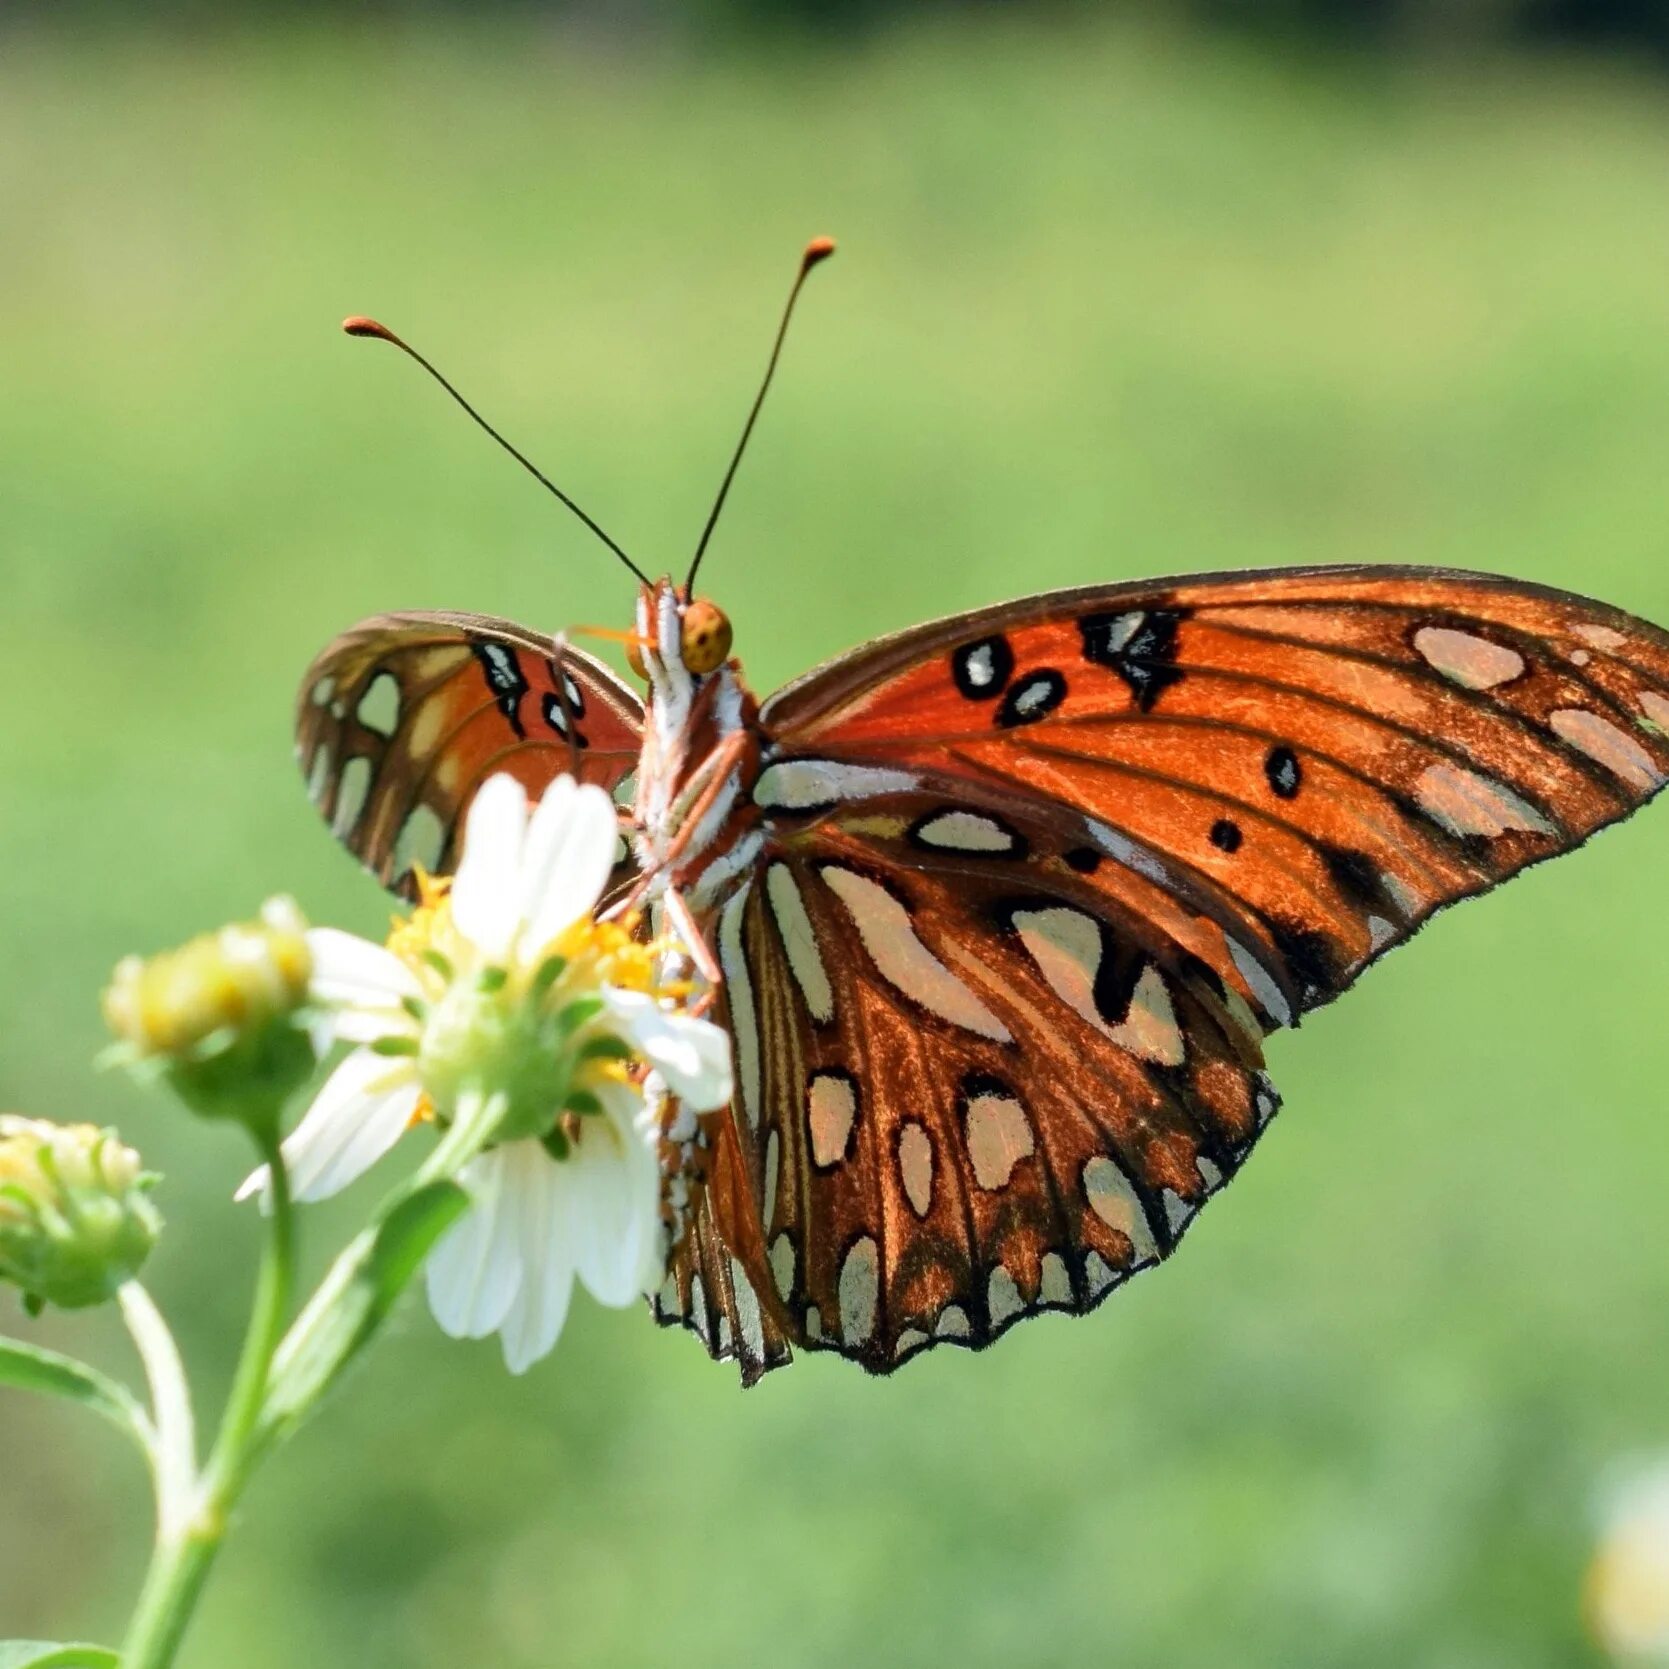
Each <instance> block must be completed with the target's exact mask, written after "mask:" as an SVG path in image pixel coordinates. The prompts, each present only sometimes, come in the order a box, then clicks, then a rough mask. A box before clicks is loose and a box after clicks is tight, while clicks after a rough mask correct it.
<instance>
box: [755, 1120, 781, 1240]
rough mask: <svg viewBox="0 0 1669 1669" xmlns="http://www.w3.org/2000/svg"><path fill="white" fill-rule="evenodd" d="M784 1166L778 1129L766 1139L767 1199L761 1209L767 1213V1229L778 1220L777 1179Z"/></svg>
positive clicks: (772, 1128) (763, 1201)
mask: <svg viewBox="0 0 1669 1669" xmlns="http://www.w3.org/2000/svg"><path fill="white" fill-rule="evenodd" d="M781 1164H782V1143H781V1142H780V1141H779V1140H778V1139H777V1132H776V1127H775V1126H774V1125H773V1126H772V1127H771V1133H770V1135H768V1136H767V1137H766V1138H765V1198H764V1199H763V1200H762V1201H761V1202H760V1209H761V1210H762V1211H763V1212H764V1213H765V1227H766V1228H769V1227H770V1226H771V1224H773V1223H774V1222H775V1221H776V1220H777V1177H778V1175H779V1168H780V1166H781Z"/></svg>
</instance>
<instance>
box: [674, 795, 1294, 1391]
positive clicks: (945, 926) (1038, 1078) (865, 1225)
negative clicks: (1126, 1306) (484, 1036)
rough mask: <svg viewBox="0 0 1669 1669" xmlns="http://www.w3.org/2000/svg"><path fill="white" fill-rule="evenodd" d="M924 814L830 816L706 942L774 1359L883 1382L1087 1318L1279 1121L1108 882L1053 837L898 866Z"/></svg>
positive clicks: (910, 805)
mask: <svg viewBox="0 0 1669 1669" xmlns="http://www.w3.org/2000/svg"><path fill="white" fill-rule="evenodd" d="M942 815H944V812H943V808H942V806H940V805H939V804H937V803H933V804H929V805H923V804H922V803H921V802H920V801H919V800H916V799H913V798H912V797H910V796H901V797H896V798H894V799H893V800H892V801H890V802H878V803H877V804H876V805H875V806H874V807H873V808H871V809H869V810H867V811H866V813H865V814H864V815H863V816H861V817H858V818H854V819H852V820H851V822H850V823H849V822H848V821H847V820H846V819H843V818H840V817H838V816H837V817H835V818H832V819H830V820H828V821H827V822H825V823H823V824H822V825H820V826H819V827H818V828H817V829H816V830H815V831H813V832H810V833H807V834H805V835H803V836H801V837H799V838H796V839H792V840H790V841H789V842H787V843H785V844H784V845H783V846H782V847H781V848H779V849H778V850H776V851H774V852H773V853H772V854H771V856H770V857H769V858H768V860H767V861H766V863H765V864H764V866H763V867H762V870H761V872H760V873H759V875H758V876H757V878H756V879H755V881H754V883H753V884H752V886H751V887H749V888H748V889H747V890H746V891H745V892H743V893H740V894H738V895H737V896H736V897H735V898H734V899H733V900H732V901H731V902H730V904H729V905H728V906H727V907H726V911H725V913H724V915H723V916H722V917H721V919H720V921H719V923H718V927H717V938H718V944H719V950H720V956H721V961H722V964H723V967H724V971H725V975H726V982H727V984H726V993H727V999H728V1002H729V1005H730V1007H729V1012H730V1020H731V1025H732V1030H733V1035H734V1037H735V1040H736V1051H737V1072H738V1097H737V1103H736V1106H735V1108H733V1125H734V1139H735V1140H736V1141H737V1142H738V1143H739V1144H740V1145H741V1146H742V1148H743V1149H744V1151H745V1153H746V1156H747V1159H748V1162H749V1165H750V1168H751V1174H752V1177H753V1179H754V1184H755V1194H756V1198H757V1201H758V1205H757V1209H758V1211H759V1213H760V1226H761V1228H762V1230H763V1235H764V1246H765V1254H766V1264H767V1266H768V1271H769V1273H768V1275H767V1276H766V1277H765V1278H766V1279H767V1280H769V1282H770V1283H771V1287H772V1289H773V1290H772V1292H771V1294H770V1296H771V1297H772V1298H774V1299H775V1300H776V1302H777V1303H779V1304H780V1305H781V1306H782V1315H783V1318H784V1321H785V1324H786V1328H787V1331H788V1334H789V1336H790V1337H791V1338H792V1339H794V1341H795V1342H797V1343H800V1344H803V1345H805V1346H807V1347H809V1348H812V1349H832V1350H837V1351H839V1352H841V1353H842V1354H844V1355H847V1356H849V1357H852V1358H853V1359H855V1360H857V1361H859V1362H861V1363H862V1364H863V1365H864V1366H865V1367H866V1368H868V1369H869V1370H870V1371H871V1372H878V1373H884V1372H888V1371H890V1370H891V1369H892V1368H893V1367H894V1366H896V1365H897V1364H898V1363H899V1362H901V1361H903V1360H905V1359H907V1358H908V1357H909V1356H911V1355H913V1354H914V1353H915V1352H917V1351H919V1350H921V1349H923V1348H925V1347H927V1346H928V1345H930V1344H932V1343H939V1342H946V1341H949V1342H955V1343H958V1344H962V1345H965V1346H971V1347H974V1348H978V1347H980V1346H982V1345H984V1344H987V1343H989V1342H991V1340H993V1339H994V1338H996V1337H997V1336H998V1335H999V1334H1000V1333H1002V1332H1003V1331H1004V1330H1006V1328H1007V1327H1008V1326H1009V1325H1011V1324H1012V1323H1013V1322H1014V1321H1016V1320H1018V1319H1019V1318H1020V1317H1021V1316H1023V1315H1026V1314H1030V1313H1033V1312H1035V1311H1037V1310H1040V1309H1065V1310H1076V1311H1083V1310H1087V1309H1089V1308H1091V1307H1093V1306H1094V1305H1095V1304H1097V1303H1099V1302H1100V1300H1101V1299H1102V1298H1104V1297H1105V1296H1106V1294H1107V1293H1108V1292H1109V1291H1111V1290H1112V1288H1113V1287H1114V1286H1115V1285H1117V1284H1118V1283H1119V1282H1120V1281H1122V1280H1123V1279H1124V1278H1126V1277H1127V1276H1128V1275H1129V1274H1131V1273H1133V1272H1135V1271H1136V1270H1138V1269H1140V1268H1143V1267H1145V1266H1147V1265H1149V1264H1151V1263H1154V1262H1156V1261H1158V1260H1159V1259H1161V1258H1162V1257H1164V1256H1166V1255H1167V1254H1168V1253H1169V1251H1170V1250H1171V1248H1172V1247H1173V1246H1174V1245H1175V1244H1176V1241H1177V1239H1178V1238H1179V1237H1180V1235H1181V1233H1182V1231H1183V1229H1184V1228H1185V1226H1186V1225H1187V1223H1188V1221H1189V1220H1190V1219H1191V1218H1192V1216H1193V1215H1194V1213H1195V1212H1196V1211H1197V1209H1198V1207H1199V1206H1200V1204H1202V1203H1203V1201H1204V1200H1205V1198H1206V1197H1207V1196H1208V1195H1209V1194H1210V1193H1212V1192H1213V1191H1215V1190H1216V1189H1217V1188H1219V1187H1221V1186H1222V1184H1223V1183H1224V1182H1225V1181H1226V1180H1227V1179H1228V1177H1230V1176H1231V1175H1232V1174H1233V1173H1234V1171H1235V1170H1236V1168H1237V1167H1238V1166H1239V1164H1240V1163H1241V1161H1242V1159H1243V1158H1244V1156H1245V1154H1246V1153H1247V1151H1249V1149H1250V1147H1251V1145H1252V1143H1253V1142H1254V1141H1255V1139H1256V1137H1257V1135H1258V1133H1259V1131H1260V1130H1261V1129H1262V1128H1263V1126H1264V1125H1265V1124H1266V1123H1267V1122H1268V1119H1269V1117H1270V1116H1271V1114H1272V1113H1273V1111H1274V1109H1275V1106H1276V1098H1275V1096H1274V1092H1273V1090H1272V1088H1271V1087H1270V1086H1269V1083H1268V1080H1267V1079H1266V1078H1265V1077H1264V1075H1263V1074H1262V1071H1261V1060H1262V1056H1261V1047H1260V1046H1261V1039H1262V1029H1261V1026H1260V1025H1259V1023H1258V1022H1257V1021H1256V1019H1255V1018H1254V1017H1253V1016H1252V1014H1251V1013H1250V1011H1249V1010H1248V1008H1247V1007H1246V1005H1245V1004H1244V1003H1243V1002H1238V1001H1236V1000H1235V999H1233V998H1232V997H1230V995H1229V994H1228V992H1227V989H1226V988H1225V986H1224V984H1223V982H1222V981H1221V980H1220V978H1219V977H1218V976H1217V975H1216V973H1215V972H1214V971H1213V970H1212V969H1211V968H1210V966H1209V965H1208V964H1207V963H1206V962H1205V961H1204V960H1203V959H1201V958H1199V957H1197V956H1194V955H1192V954H1191V953H1189V952H1187V951H1184V950H1182V949H1181V948H1180V947H1179V946H1178V945H1177V944H1175V943H1174V942H1173V941H1170V940H1169V939H1167V938H1166V936H1165V935H1164V934H1163V933H1161V932H1156V931H1155V930H1154V929H1153V928H1152V927H1151V926H1149V925H1148V924H1147V923H1145V922H1144V921H1143V920H1142V919H1141V918H1140V917H1139V916H1138V915H1137V914H1136V913H1135V912H1134V911H1133V910H1132V909H1131V908H1130V906H1129V904H1128V903H1127V902H1126V901H1124V899H1123V898H1122V897H1121V895H1120V893H1119V892H1118V890H1117V888H1116V887H1109V886H1108V884H1107V883H1108V881H1109V879H1110V875H1109V874H1103V875H1101V876H1099V877H1098V876H1095V875H1086V874H1083V873H1080V872H1079V871H1076V870H1074V869H1072V868H1071V867H1069V866H1067V865H1065V864H1064V863H1062V862H1061V861H1059V850H1058V849H1059V846H1060V844H1061V839H1062V836H1061V834H1060V833H1059V832H1052V831H1050V830H1049V829H1048V827H1047V824H1048V821H1049V820H1048V819H1047V818H1037V819H1032V820H1031V826H1030V827H1027V828H1025V829H1022V828H1021V827H1018V826H1016V825H1014V824H1012V823H1008V822H999V821H998V820H997V819H995V818H990V819H989V820H988V821H987V822H986V824H985V827H986V829H987V831H989V832H988V834H987V837H986V839H987V847H988V849H987V850H985V851H983V852H970V851H962V852H954V851H944V850H937V851H935V850H931V849H924V848H922V847H921V846H919V845H918V844H917V843H916V839H915V831H917V830H919V828H920V827H921V826H922V825H923V824H924V823H927V824H929V825H930V824H931V821H932V819H934V818H935V817H939V816H942ZM963 815H964V816H966V817H970V818H971V816H972V814H963ZM960 827H961V830H962V832H963V833H964V835H966V836H969V837H971V835H972V831H973V825H972V822H971V821H970V822H968V823H965V824H963V825H961V826H960ZM999 833H1006V834H1007V835H1008V836H1010V837H1012V840H1013V844H1012V845H1010V846H1009V847H1008V848H1007V849H1006V850H1004V851H1000V852H999V851H996V850H993V849H991V843H992V842H994V840H995V838H996V836H997V835H998V834H999ZM737 1113H739V1115H740V1116H739V1117H738V1116H734V1115H735V1114H737ZM719 1233H720V1237H721V1238H722V1236H723V1233H724V1229H723V1226H722V1225H721V1227H720V1230H719ZM692 1269H693V1262H692V1263H690V1264H689V1267H688V1268H686V1270H685V1271H684V1272H683V1275H682V1281H683V1284H684V1285H685V1286H686V1287H687V1285H688V1280H689V1273H690V1271H691V1270H692ZM742 1273H743V1271H740V1270H739V1271H738V1274H739V1275H740V1274H742ZM702 1293H703V1300H704V1302H710V1300H711V1295H712V1283H711V1280H710V1279H709V1280H707V1281H706V1282H705V1283H704V1285H703V1289H702ZM748 1297H749V1295H748V1294H746V1293H744V1294H743V1299H744V1303H746V1300H747V1299H748ZM715 1325H716V1324H715ZM729 1325H732V1326H736V1327H739V1325H740V1324H739V1322H736V1323H732V1324H729ZM709 1344H711V1340H709Z"/></svg>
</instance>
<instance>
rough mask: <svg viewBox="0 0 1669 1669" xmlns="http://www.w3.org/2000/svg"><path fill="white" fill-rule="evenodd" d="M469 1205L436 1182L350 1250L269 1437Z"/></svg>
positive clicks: (280, 1374) (363, 1337)
mask: <svg viewBox="0 0 1669 1669" xmlns="http://www.w3.org/2000/svg"><path fill="white" fill-rule="evenodd" d="M469 1204H470V1200H469V1195H468V1194H467V1193H465V1191H464V1190H463V1189H462V1188H461V1187H459V1186H458V1184H457V1183H455V1182H446V1181H441V1182H431V1183H428V1184H427V1185H425V1186H423V1187H421V1188H418V1189H417V1190H416V1191H415V1192H413V1193H411V1194H408V1195H406V1196H405V1197H404V1198H403V1199H401V1200H399V1201H398V1202H397V1203H396V1204H395V1205H394V1207H393V1208H392V1209H391V1210H390V1211H389V1213H388V1215H387V1216H386V1217H385V1218H383V1220H382V1221H381V1222H380V1223H378V1224H376V1225H375V1226H374V1227H372V1228H369V1229H367V1230H365V1232H364V1233H363V1234H360V1235H358V1236H356V1237H355V1238H354V1239H353V1240H352V1241H350V1242H349V1243H348V1246H347V1247H346V1249H345V1250H344V1251H343V1253H342V1255H341V1256H340V1257H339V1258H337V1260H336V1262H335V1263H334V1264H333V1265H332V1266H331V1270H330V1273H329V1274H328V1275H326V1276H325V1278H324V1280H323V1281H322V1282H321V1283H320V1286H319V1290H318V1291H317V1292H316V1293H315V1294H314V1295H313V1297H312V1299H311V1301H310V1302H309V1303H308V1305H307V1307H306V1309H304V1310H303V1311H302V1313H301V1314H300V1315H299V1316H298V1317H297V1318H296V1322H295V1325H294V1326H293V1327H292V1328H291V1329H290V1331H289V1334H288V1335H287V1336H286V1338H285V1340H284V1343H283V1344H282V1346H280V1348H279V1352H278V1357H277V1360H276V1361H275V1362H274V1364H273V1374H272V1388H271V1390H270V1392H269V1393H268V1396H267V1407H266V1413H265V1417H264V1420H263V1424H264V1426H265V1428H266V1431H267V1434H268V1435H272V1434H274V1433H275V1432H276V1431H277V1430H279V1429H280V1428H283V1427H287V1426H294V1425H296V1424H298V1423H299V1422H300V1421H301V1420H302V1419H304V1418H305V1417H306V1415H307V1413H308V1412H309V1410H311V1408H312V1407H313V1404H314V1403H315V1402H317V1401H318V1399H319V1398H320V1396H322V1395H323V1394H324V1392H325V1391H326V1390H328V1389H329V1388H330V1386H331V1384H332V1383H333V1382H334V1381H335V1379H336V1377H337V1376H338V1375H339V1374H340V1373H341V1372H342V1370H343V1369H344V1368H345V1367H346V1366H347V1365H348V1363H349V1362H351V1361H352V1360H353V1358H354V1357H355V1356H357V1355H358V1354H359V1352H360V1350H361V1349H362V1348H363V1346H364V1345H365V1344H366V1342H367V1341H368V1340H369V1339H370V1338H371V1337H372V1335H373V1334H374V1333H375V1332H376V1331H377V1329H378V1328H379V1327H380V1326H381V1325H382V1324H383V1322H384V1321H385V1320H387V1318H388V1315H389V1312H390V1311H391V1310H392V1309H393V1308H394V1305H395V1303H396V1301H397V1300H398V1299H399V1297H400V1294H401V1293H402V1292H404V1291H405V1289H406V1287H407V1286H408V1285H410V1283H411V1279H412V1277H413V1276H414V1275H415V1274H416V1273H417V1271H418V1270H419V1269H420V1268H421V1267H422V1265H423V1260H424V1258H426V1257H427V1256H428V1255H429V1252H430V1251H431V1250H432V1248H433V1247H434V1244H435V1242H436V1241H437V1240H439V1239H440V1237H441V1235H443V1234H444V1233H445V1232H446V1230H447V1229H449V1228H450V1227H451V1226H452V1224H453V1223H455V1222H456V1221H457V1220H458V1218H460V1217H461V1216H463V1214H464V1213H465V1212H466V1211H467V1210H468V1209H469ZM0 1669H5V1665H4V1664H0Z"/></svg>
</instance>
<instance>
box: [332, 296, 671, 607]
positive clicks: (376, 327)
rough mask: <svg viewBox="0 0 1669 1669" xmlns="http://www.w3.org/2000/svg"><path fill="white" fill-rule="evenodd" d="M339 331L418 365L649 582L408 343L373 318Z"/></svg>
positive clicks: (644, 578)
mask: <svg viewBox="0 0 1669 1669" xmlns="http://www.w3.org/2000/svg"><path fill="white" fill-rule="evenodd" d="M342 328H343V330H345V331H346V332H347V333H348V335H350V336H374V337H375V338H376V339H377V340H378V341H379V342H391V343H393V345H394V346H395V347H397V348H398V349H399V350H400V352H401V353H403V354H405V355H406V356H407V357H408V358H410V359H415V360H416V361H417V363H418V364H419V365H421V366H422V367H423V369H424V370H425V371H427V372H428V373H429V375H430V376H431V377H433V378H434V379H435V381H436V382H438V383H439V384H440V386H441V387H442V388H444V389H445V390H446V392H447V393H448V394H450V395H451V396H452V398H453V399H454V400H456V401H457V402H458V404H459V405H460V406H462V407H463V408H464V410H465V411H466V412H468V413H469V415H470V417H471V418H472V419H473V420H474V422H475V423H476V424H477V425H478V426H479V427H480V428H482V429H485V430H486V431H487V433H488V434H489V435H491V436H492V438H493V439H494V440H496V441H497V442H498V444H499V445H500V446H502V447H503V448H504V450H505V451H506V452H508V453H509V454H510V456H511V457H512V458H514V459H515V460H516V462H517V463H518V464H520V465H521V466H522V468H523V469H525V470H526V471H527V473H528V474H529V475H531V476H532V477H533V479H534V480H535V481H537V482H538V483H539V484H540V486H542V487H543V488H545V490H546V491H547V492H549V493H552V494H554V495H555V496H556V497H557V498H558V499H560V500H561V501H562V503H564V504H565V505H567V507H568V508H569V509H570V510H572V511H573V513H574V514H575V515H576V516H578V517H579V519H580V520H581V521H582V522H584V523H585V525H586V526H587V527H588V528H590V529H591V531H592V532H593V533H595V534H596V535H597V537H598V538H599V539H601V540H602V541H603V543H604V544H605V545H607V546H608V548H609V549H610V550H611V551H613V552H614V554H615V555H616V556H617V557H619V558H620V560H621V561H622V562H624V563H625V564H626V566H627V567H628V568H630V569H631V571H632V572H633V573H634V574H636V575H637V577H638V578H639V579H640V580H642V581H643V583H644V584H645V585H648V584H649V583H650V580H649V576H648V575H647V574H646V573H644V571H643V570H642V569H641V568H640V567H638V565H637V564H636V563H635V562H634V561H632V559H631V558H630V557H629V556H627V554H626V553H625V552H624V551H623V550H621V548H620V547H619V545H617V544H616V543H615V542H614V540H613V539H611V538H610V537H609V536H608V534H607V533H605V532H604V531H603V529H602V528H601V527H600V526H598V524H597V523H596V522H595V521H593V520H592V518H591V517H590V516H588V515H587V514H586V513H585V512H584V511H583V510H582V509H580V507H579V506H578V505H577V504H576V503H575V502H574V501H573V500H572V499H571V498H569V496H568V495H567V494H566V493H565V492H563V490H562V489H561V488H560V487H559V486H557V484H556V483H555V482H554V481H553V480H551V478H550V477H549V476H548V475H546V474H545V472H544V471H543V470H542V469H540V468H539V467H538V465H536V464H535V463H534V462H533V461H532V459H530V458H529V457H528V456H527V455H526V454H525V453H524V452H521V451H519V450H518V449H517V448H516V447H514V446H512V445H511V444H510V442H509V441H507V440H506V439H505V438H504V436H503V435H501V434H500V433H499V432H498V430H497V429H495V428H494V427H493V426H492V424H490V423H489V422H488V421H487V420H486V418H484V417H483V416H482V415H481V414H480V412H478V411H477V410H476V409H475V407H474V406H472V405H471V404H470V403H469V401H468V400H466V399H465V398H464V397H463V395H461V394H460V393H459V392H458V391H457V389H455V388H454V387H453V386H452V384H451V383H450V382H448V381H447V380H446V378H445V377H443V376H442V375H441V374H440V372H439V371H437V370H436V369H435V368H434V366H433V365H431V364H430V363H429V362H428V360H426V359H425V358H424V357H423V355H422V354H420V353H419V352H418V351H417V349H416V348H414V347H413V346H412V345H411V343H409V342H405V341H402V340H401V339H400V338H399V337H398V336H396V335H395V334H394V332H393V331H392V330H390V329H389V328H388V326H387V325H384V324H378V323H377V321H376V320H375V319H362V318H360V317H358V316H357V315H356V316H355V317H353V318H351V319H344V320H343V321H342Z"/></svg>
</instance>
